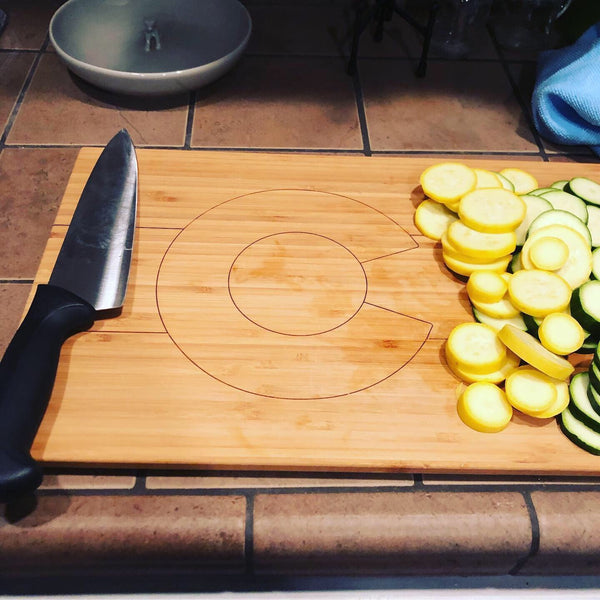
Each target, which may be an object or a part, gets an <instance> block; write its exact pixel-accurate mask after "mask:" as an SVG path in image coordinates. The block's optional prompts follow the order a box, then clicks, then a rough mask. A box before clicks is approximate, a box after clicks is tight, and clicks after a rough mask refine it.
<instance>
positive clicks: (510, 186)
mask: <svg viewBox="0 0 600 600" xmlns="http://www.w3.org/2000/svg"><path fill="white" fill-rule="evenodd" d="M494 175H496V177H497V178H498V180H499V181H500V183H501V184H502V187H503V188H504V189H505V190H508V191H510V192H514V191H515V186H514V185H513V182H512V181H510V180H509V179H507V178H506V177H505V176H504V175H502V173H498V172H496V171H494Z"/></svg>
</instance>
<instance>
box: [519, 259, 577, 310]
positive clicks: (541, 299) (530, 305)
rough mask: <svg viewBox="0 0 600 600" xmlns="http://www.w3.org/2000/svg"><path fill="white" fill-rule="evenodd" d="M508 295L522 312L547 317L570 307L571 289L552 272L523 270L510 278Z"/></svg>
mask: <svg viewBox="0 0 600 600" xmlns="http://www.w3.org/2000/svg"><path fill="white" fill-rule="evenodd" d="M508 295H509V297H510V299H511V301H512V303H513V304H514V305H515V306H516V307H517V309H519V310H520V311H521V312H524V313H525V314H528V315H531V316H532V317H545V316H546V315H549V314H550V313H553V312H561V311H564V310H565V309H566V308H567V306H569V302H570V301H571V288H570V287H569V285H568V284H567V283H566V281H565V280H564V279H562V277H559V276H558V275H556V274H554V273H551V272H550V271H541V270H539V269H531V270H527V269H522V270H521V271H517V272H516V273H513V276H512V277H511V278H510V281H509V282H508Z"/></svg>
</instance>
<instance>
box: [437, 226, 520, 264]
mask: <svg viewBox="0 0 600 600" xmlns="http://www.w3.org/2000/svg"><path fill="white" fill-rule="evenodd" d="M446 235H447V236H448V241H449V242H450V244H452V246H454V247H455V248H456V249H457V250H458V251H459V252H462V253H463V254H466V255H467V256H472V257H474V258H478V259H482V258H486V259H489V260H495V259H498V258H501V257H503V256H506V255H507V254H510V253H511V252H513V251H514V249H515V248H516V246H517V237H516V235H515V232H514V231H510V232H506V233H484V232H482V231H477V230H476V229H473V228H472V227H469V226H468V225H465V224H464V223H463V222H462V221H461V220H458V221H454V223H451V224H450V226H449V227H448V230H447V231H446Z"/></svg>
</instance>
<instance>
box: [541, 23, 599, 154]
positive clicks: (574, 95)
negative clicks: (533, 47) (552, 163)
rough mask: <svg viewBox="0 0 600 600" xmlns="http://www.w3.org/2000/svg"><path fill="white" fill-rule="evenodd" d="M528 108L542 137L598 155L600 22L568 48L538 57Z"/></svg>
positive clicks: (550, 51) (547, 52)
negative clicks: (589, 150) (529, 107)
mask: <svg viewBox="0 0 600 600" xmlns="http://www.w3.org/2000/svg"><path fill="white" fill-rule="evenodd" d="M531 106H532V110H533V120H534V123H535V127H536V129H537V130H538V131H539V133H540V135H541V136H542V137H544V138H546V139H548V140H550V141H552V142H557V143H559V144H569V145H584V146H590V147H591V148H592V150H593V151H594V152H595V153H596V154H598V155H600V23H596V25H593V26H592V27H590V28H589V29H588V30H587V31H586V32H585V33H584V34H583V35H582V36H581V37H580V38H579V39H578V40H577V41H576V42H575V43H574V44H573V45H572V46H567V47H565V48H560V49H558V50H547V51H546V52H542V53H541V54H540V57H539V60H538V71H537V81H536V84H535V88H534V90H533V97H532V100H531Z"/></svg>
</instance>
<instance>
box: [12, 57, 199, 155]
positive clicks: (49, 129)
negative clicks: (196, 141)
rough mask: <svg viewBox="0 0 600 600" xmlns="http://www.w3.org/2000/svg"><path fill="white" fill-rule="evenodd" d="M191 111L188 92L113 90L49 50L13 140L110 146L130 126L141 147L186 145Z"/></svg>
mask: <svg viewBox="0 0 600 600" xmlns="http://www.w3.org/2000/svg"><path fill="white" fill-rule="evenodd" d="M187 114H188V100H187V95H186V96H185V97H179V98H170V99H167V100H154V101H152V100H149V99H131V98H124V97H119V96H115V95H113V94H108V93H105V92H102V91H100V90H97V89H93V88H92V87H91V86H88V85H87V84H85V83H83V82H81V81H80V80H77V79H75V78H74V77H73V76H71V75H70V74H69V72H68V70H67V69H66V68H65V67H64V65H63V64H62V63H61V62H60V61H59V59H58V57H57V56H56V55H54V54H45V55H44V56H43V57H42V59H41V61H40V64H39V66H38V69H37V71H36V73H35V75H34V77H33V80H32V82H31V85H30V87H29V89H28V91H27V93H26V94H25V98H24V101H23V104H22V106H21V108H20V110H19V113H18V116H17V118H16V121H15V124H14V127H13V128H12V130H11V132H10V135H9V137H8V142H9V143H12V144H78V145H104V144H106V142H108V140H109V139H110V138H111V137H112V136H113V135H114V134H115V133H117V132H118V131H119V130H120V129H122V128H123V127H125V128H126V129H128V131H129V133H130V134H131V137H132V139H133V142H134V144H136V145H138V146H147V145H164V146H182V145H183V143H184V142H185V130H186V123H187Z"/></svg>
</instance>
